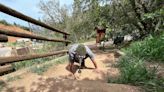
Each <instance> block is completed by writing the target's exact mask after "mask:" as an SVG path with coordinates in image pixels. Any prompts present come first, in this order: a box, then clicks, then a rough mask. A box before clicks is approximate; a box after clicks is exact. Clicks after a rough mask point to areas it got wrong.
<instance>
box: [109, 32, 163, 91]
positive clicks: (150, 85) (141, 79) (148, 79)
mask: <svg viewBox="0 0 164 92" xmlns="http://www.w3.org/2000/svg"><path fill="white" fill-rule="evenodd" d="M163 40H164V34H163V33H162V34H161V35H160V36H149V37H148V38H146V39H145V40H143V41H140V42H139V41H138V42H135V43H133V44H131V45H130V47H128V48H126V49H123V51H124V52H125V53H126V56H122V57H121V58H120V59H119V62H118V67H119V68H120V73H121V75H120V77H119V78H118V79H116V80H115V81H111V80H109V82H115V83H125V84H132V85H137V86H141V87H143V88H144V89H145V90H146V91H148V92H162V91H163V90H164V79H163V78H160V79H159V78H158V77H157V76H156V70H157V68H156V67H154V68H153V69H152V68H151V69H148V68H147V67H146V66H145V61H151V60H153V61H161V62H162V61H164V56H163V55H164V52H163V51H164V41H163Z"/></svg>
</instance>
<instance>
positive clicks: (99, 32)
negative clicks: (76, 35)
mask: <svg viewBox="0 0 164 92" xmlns="http://www.w3.org/2000/svg"><path fill="white" fill-rule="evenodd" d="M95 30H96V44H98V43H100V42H101V40H102V39H103V38H104V37H105V31H106V27H102V26H96V27H95Z"/></svg>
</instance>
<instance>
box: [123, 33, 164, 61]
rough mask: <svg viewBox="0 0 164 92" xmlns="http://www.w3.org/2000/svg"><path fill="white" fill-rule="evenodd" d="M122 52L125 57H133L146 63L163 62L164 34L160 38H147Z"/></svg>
mask: <svg viewBox="0 0 164 92" xmlns="http://www.w3.org/2000/svg"><path fill="white" fill-rule="evenodd" d="M124 51H125V53H127V55H133V56H135V57H138V58H141V59H146V60H147V61H164V33H162V35H160V36H149V37H147V38H146V39H145V40H143V41H140V42H135V43H133V44H131V45H130V47H129V48H126V49H125V50H124Z"/></svg>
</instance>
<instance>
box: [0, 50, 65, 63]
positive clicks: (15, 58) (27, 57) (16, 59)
mask: <svg viewBox="0 0 164 92" xmlns="http://www.w3.org/2000/svg"><path fill="white" fill-rule="evenodd" d="M67 52H68V50H62V51H56V52H51V53H46V54H32V55H20V56H11V57H0V64H6V63H13V62H19V61H23V60H31V59H37V58H43V57H49V56H53V55H58V54H63V53H67Z"/></svg>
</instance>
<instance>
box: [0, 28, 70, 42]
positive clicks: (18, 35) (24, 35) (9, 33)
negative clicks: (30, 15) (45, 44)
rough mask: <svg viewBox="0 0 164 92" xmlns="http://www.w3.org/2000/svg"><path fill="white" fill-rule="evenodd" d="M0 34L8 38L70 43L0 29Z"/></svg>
mask: <svg viewBox="0 0 164 92" xmlns="http://www.w3.org/2000/svg"><path fill="white" fill-rule="evenodd" d="M0 34H5V35H8V36H15V37H22V38H31V39H37V40H45V41H53V42H65V43H70V41H68V40H59V39H52V38H47V37H44V36H38V35H33V34H27V33H20V32H15V31H10V30H3V29H0Z"/></svg>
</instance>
